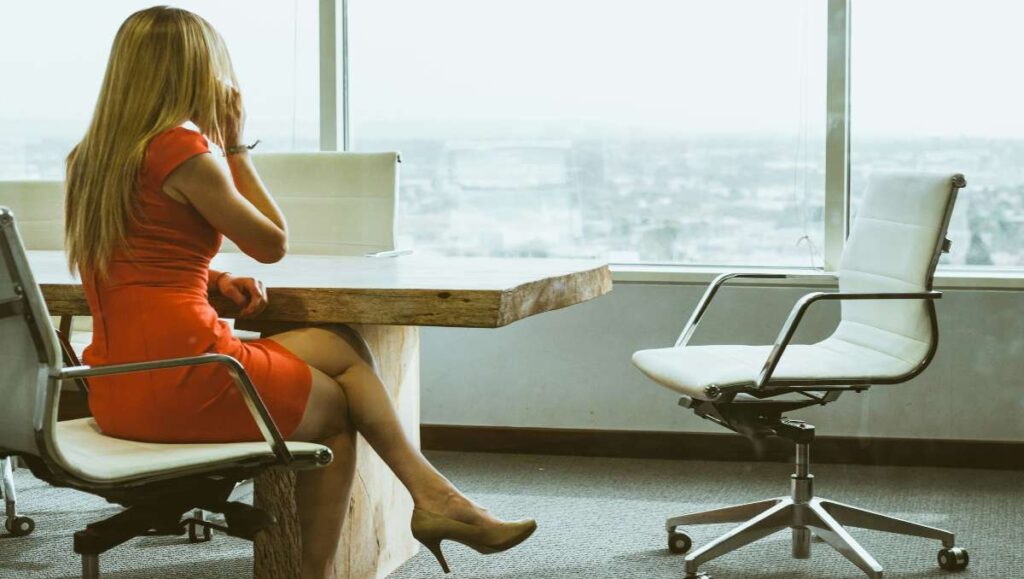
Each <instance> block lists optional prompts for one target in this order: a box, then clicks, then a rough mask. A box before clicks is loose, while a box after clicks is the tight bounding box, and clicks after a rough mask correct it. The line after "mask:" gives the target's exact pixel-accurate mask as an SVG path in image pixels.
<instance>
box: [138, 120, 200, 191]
mask: <svg viewBox="0 0 1024 579" xmlns="http://www.w3.org/2000/svg"><path fill="white" fill-rule="evenodd" d="M209 152H210V144H209V142H207V140H206V137H204V136H203V135H202V133H200V132H198V131H193V130H191V129H189V128H187V127H173V128H170V129H167V130H166V131H162V132H161V133H159V134H158V135H157V136H155V137H153V139H152V140H150V142H149V144H148V145H147V146H146V157H145V160H144V162H143V165H142V173H143V177H145V178H147V179H151V180H152V181H153V183H154V184H155V185H162V184H163V182H164V180H165V179H166V178H167V176H168V175H170V174H171V172H172V171H174V170H175V169H177V168H178V166H180V165H181V164H182V163H184V162H185V161H187V160H189V159H191V158H192V157H194V156H196V155H201V154H203V153H209Z"/></svg>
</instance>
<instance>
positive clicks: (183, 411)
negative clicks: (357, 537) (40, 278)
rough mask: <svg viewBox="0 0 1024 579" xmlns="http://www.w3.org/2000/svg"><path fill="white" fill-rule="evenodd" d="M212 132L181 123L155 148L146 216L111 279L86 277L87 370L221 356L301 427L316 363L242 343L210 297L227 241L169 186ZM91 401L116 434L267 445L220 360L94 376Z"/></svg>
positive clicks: (280, 414)
mask: <svg viewBox="0 0 1024 579" xmlns="http://www.w3.org/2000/svg"><path fill="white" fill-rule="evenodd" d="M209 151H210V149H209V145H208V144H207V141H206V139H205V138H204V137H203V136H202V135H201V134H199V133H197V132H195V131H191V130H188V129H186V128H184V127H178V128H174V129H170V130H168V131H164V132H163V133H160V134H159V135H157V136H156V137H155V138H154V139H153V140H152V141H151V142H150V143H149V145H148V147H147V150H146V155H145V159H144V161H143V165H142V169H141V171H140V174H139V180H138V189H137V192H136V194H137V198H136V205H135V206H136V219H135V220H134V222H133V223H131V224H130V225H129V228H128V232H127V240H126V244H125V247H123V248H120V249H118V250H117V251H116V252H115V255H114V257H113V259H112V260H111V263H110V265H109V269H108V274H107V276H106V277H105V278H102V279H101V278H100V277H99V276H96V275H95V274H93V273H91V272H82V283H83V286H84V287H85V293H86V296H87V298H88V301H89V309H90V311H91V313H92V316H93V339H92V344H90V345H89V346H88V347H87V348H86V350H85V352H84V355H83V359H84V362H85V363H86V364H89V365H103V364H119V363H125V362H137V361H142V360H158V359H161V358H176V357H183V356H193V355H197V354H203V353H208V352H216V353H221V354H227V355H229V356H233V357H234V358H236V359H237V360H238V361H239V362H241V363H242V365H243V366H244V367H245V369H246V371H247V372H248V374H249V376H250V377H251V378H252V381H253V383H254V384H255V386H256V389H257V390H258V391H259V393H260V396H261V398H262V399H263V401H264V403H265V404H266V405H267V407H268V408H269V410H270V413H271V415H272V416H273V418H274V422H275V423H276V424H277V426H278V428H279V429H280V430H281V432H282V433H283V434H284V435H285V436H286V437H287V436H289V435H291V433H292V432H293V431H294V430H295V428H296V427H297V426H298V424H299V421H300V420H301V419H302V415H303V412H304V411H305V408H306V402H307V400H308V399H309V391H310V387H311V383H312V377H311V375H310V370H309V367H308V366H307V365H306V364H305V362H303V361H302V360H301V359H299V358H298V357H296V356H295V355H293V354H292V353H291V352H289V351H288V350H287V349H285V348H284V347H283V346H281V345H280V344H278V343H277V342H274V341H273V340H268V339H260V340H254V341H245V342H243V341H241V340H239V339H238V338H236V337H235V336H233V335H232V333H231V328H230V327H229V326H228V325H227V324H226V323H225V322H224V321H222V320H220V319H218V317H217V312H216V311H215V310H214V309H213V307H211V306H210V302H209V300H208V297H207V278H208V272H209V265H210V260H211V259H212V258H213V256H214V255H216V253H217V251H218V249H220V244H221V240H222V236H221V234H220V233H218V232H217V231H216V230H215V229H214V228H213V226H211V225H210V224H209V223H208V222H207V221H206V219H204V218H203V216H202V215H200V214H199V212H198V211H196V210H195V208H193V207H192V206H191V205H189V204H186V203H179V202H178V201H175V200H174V199H172V198H171V197H170V196H168V195H167V194H166V193H164V192H163V191H162V189H163V183H164V180H165V179H166V178H167V176H168V175H170V174H171V172H173V171H174V170H175V169H176V168H178V166H180V165H181V164H182V163H184V162H185V161H187V160H188V159H190V158H192V157H194V156H196V155H201V154H204V153H209ZM89 385H90V391H89V407H90V409H91V410H92V413H93V416H94V417H95V419H96V422H97V424H98V425H99V427H100V429H101V430H102V431H103V432H104V433H105V434H107V435H110V436H114V437H118V438H127V439H132V440H140V441H147V442H242V441H251V440H261V439H262V437H261V436H260V432H259V429H258V428H257V426H256V423H255V422H254V421H253V419H252V417H251V415H250V414H249V411H248V410H247V408H246V405H245V403H244V401H243V398H242V396H241V395H240V393H239V392H238V390H237V388H236V387H235V385H234V382H233V380H232V379H231V377H230V375H229V374H228V372H227V370H226V369H225V368H224V367H222V366H219V365H213V364H210V365H203V366H195V367H188V368H176V369H170V370H160V371H156V372H147V373H138V374H125V375H120V376H109V377H102V378H92V379H90V380H89Z"/></svg>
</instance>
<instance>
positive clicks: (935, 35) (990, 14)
mask: <svg viewBox="0 0 1024 579" xmlns="http://www.w3.org/2000/svg"><path fill="white" fill-rule="evenodd" d="M1022 18H1024V5H1018V4H1016V3H1013V2H1004V1H1001V0H976V1H972V2H962V1H958V0H900V2H880V1H874V2H861V1H858V2H855V3H854V4H853V20H852V39H851V43H852V46H851V50H852V59H851V63H852V64H851V66H852V67H853V68H852V72H851V83H852V85H851V87H852V88H851V101H850V102H851V108H852V110H851V119H852V124H851V126H852V143H851V170H852V174H851V181H852V193H853V199H852V203H853V206H854V209H855V208H856V201H857V200H858V198H859V195H860V194H861V193H862V192H863V188H864V186H865V184H866V175H867V174H869V173H870V172H871V171H872V170H891V169H911V170H931V171H941V172H951V171H959V172H962V173H964V175H966V177H967V188H966V189H963V190H962V191H961V192H960V196H959V198H958V200H957V205H956V208H955V211H954V214H953V219H952V222H951V224H950V235H949V237H950V239H951V240H952V241H953V250H952V252H951V253H950V254H949V255H948V256H944V259H943V263H944V264H948V265H953V266H997V267H1015V266H1016V267H1019V266H1022V265H1024V251H1022V250H1021V248H1022V247H1024V115H1021V114H1020V108H1021V103H1022V102H1024V83H1021V81H1020V74H1019V72H1018V69H1019V67H1020V65H1019V60H1020V59H1019V57H1018V55H1019V54H1021V52H1024V39H1022V37H1021V36H1020V33H1019V30H1018V29H1019V23H1020V21H1021V19H1022Z"/></svg>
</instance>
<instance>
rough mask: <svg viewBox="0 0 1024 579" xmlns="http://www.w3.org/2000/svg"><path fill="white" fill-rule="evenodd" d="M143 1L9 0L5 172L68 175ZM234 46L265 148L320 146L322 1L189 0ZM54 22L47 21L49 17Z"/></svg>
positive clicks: (185, 2)
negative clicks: (124, 25) (123, 32)
mask: <svg viewBox="0 0 1024 579" xmlns="http://www.w3.org/2000/svg"><path fill="white" fill-rule="evenodd" d="M153 4H154V3H153V2H151V1H142V0H104V1H103V2H70V1H67V0H61V1H57V0H34V1H32V2H12V3H5V4H4V7H3V16H2V17H0V71H2V77H3V89H2V90H0V179H34V178H61V177H62V176H63V170H64V168H63V162H64V157H65V156H66V155H67V154H68V152H69V151H70V150H71V148H72V147H73V146H74V144H75V143H77V142H78V140H79V139H81V137H82V134H83V133H84V131H85V129H86V127H87V125H88V122H89V120H90V117H91V115H92V109H93V107H94V105H95V103H96V96H97V94H98V92H99V86H100V82H101V81H102V79H103V72H104V70H105V68H106V63H107V57H108V55H109V51H110V46H111V43H112V42H113V39H114V34H115V33H116V32H117V28H118V27H119V26H120V24H121V22H122V21H124V19H125V18H126V17H127V16H128V15H130V14H131V13H132V12H134V11H136V10H140V9H142V8H147V7H149V6H152V5H153ZM175 6H177V7H179V8H185V9H187V10H191V11H193V12H196V13H198V14H199V15H201V16H203V17H204V18H206V19H207V20H208V21H210V23H212V24H213V26H214V27H215V28H217V29H218V30H219V31H220V32H221V34H222V35H223V36H224V38H225V40H226V42H227V44H228V47H229V49H230V50H231V54H232V58H233V60H234V64H235V68H236V71H237V73H238V76H239V82H240V83H241V85H242V90H243V92H244V95H245V98H246V105H247V110H248V129H247V131H246V133H247V135H248V137H249V138H251V139H257V138H258V139H262V141H263V142H262V144H261V145H260V150H261V151H271V150H276V151H292V150H315V149H316V148H317V147H318V146H319V142H318V123H319V121H318V119H319V113H318V106H319V105H318V100H319V99H318V90H317V72H318V70H317V67H318V65H317V62H318V55H319V52H318V45H317V4H316V3H315V2H309V1H307V0H287V1H282V0H246V1H242V0H232V1H230V2H228V1H217V2H214V1H211V0H203V1H196V0H182V1H179V2H175ZM42 23H45V26H43V25H42Z"/></svg>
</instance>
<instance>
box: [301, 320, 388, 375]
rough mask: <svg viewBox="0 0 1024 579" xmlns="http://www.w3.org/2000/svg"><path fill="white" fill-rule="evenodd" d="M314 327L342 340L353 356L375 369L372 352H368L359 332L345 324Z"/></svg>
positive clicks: (368, 346)
mask: <svg viewBox="0 0 1024 579" xmlns="http://www.w3.org/2000/svg"><path fill="white" fill-rule="evenodd" d="M316 327H318V328H321V329H324V330H327V331H329V332H331V333H333V334H334V335H335V336H338V337H339V338H341V339H342V340H344V342H345V343H346V344H348V346H349V348H351V352H352V353H353V354H355V355H356V356H358V358H359V359H360V360H361V361H363V362H365V363H366V364H368V365H369V366H370V367H371V368H374V369H375V368H376V366H377V364H376V360H374V357H373V352H372V351H371V350H370V345H369V344H367V343H366V340H364V339H363V337H362V336H361V335H360V334H359V332H357V331H355V330H354V329H352V327H351V326H347V325H345V324H324V325H321V326H316ZM355 362H356V361H355V360H353V361H352V363H355Z"/></svg>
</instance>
